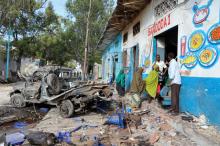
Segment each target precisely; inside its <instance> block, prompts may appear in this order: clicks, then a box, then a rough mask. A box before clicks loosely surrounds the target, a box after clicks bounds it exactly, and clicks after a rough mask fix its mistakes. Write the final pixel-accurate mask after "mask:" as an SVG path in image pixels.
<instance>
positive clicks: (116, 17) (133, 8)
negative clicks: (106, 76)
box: [97, 0, 151, 50]
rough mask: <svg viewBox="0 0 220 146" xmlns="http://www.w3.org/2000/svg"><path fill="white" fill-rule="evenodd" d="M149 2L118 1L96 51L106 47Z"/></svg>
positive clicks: (135, 0)
mask: <svg viewBox="0 0 220 146" xmlns="http://www.w3.org/2000/svg"><path fill="white" fill-rule="evenodd" d="M150 1H151V0H118V1H117V6H116V8H115V10H114V12H113V14H112V16H111V17H110V19H109V21H108V23H107V25H106V28H105V30H104V33H103V35H102V36H101V39H100V40H99V42H98V44H97V48H98V49H101V50H102V49H105V48H106V46H107V45H108V44H109V43H111V42H112V40H113V39H114V38H115V37H116V36H117V34H118V33H119V32H121V31H122V30H123V29H124V28H125V27H126V26H127V25H128V24H129V23H130V22H132V20H133V19H134V18H135V17H136V16H137V15H138V14H139V13H140V11H141V10H142V9H144V8H145V6H146V5H147V4H148V3H149V2H150Z"/></svg>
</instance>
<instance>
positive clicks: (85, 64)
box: [83, 0, 92, 80]
mask: <svg viewBox="0 0 220 146" xmlns="http://www.w3.org/2000/svg"><path fill="white" fill-rule="evenodd" d="M91 5H92V0H90V1H89V11H88V16H87V20H86V39H85V52H84V53H85V55H84V67H83V71H84V74H83V80H85V79H86V75H87V54H88V36H89V17H90V12H91Z"/></svg>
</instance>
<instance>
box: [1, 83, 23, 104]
mask: <svg viewBox="0 0 220 146" xmlns="http://www.w3.org/2000/svg"><path fill="white" fill-rule="evenodd" d="M23 85H24V82H17V83H12V84H0V106H1V105H5V104H9V101H10V97H9V93H10V92H11V91H13V89H15V88H19V87H20V86H23Z"/></svg>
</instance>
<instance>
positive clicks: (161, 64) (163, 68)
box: [156, 54, 167, 88]
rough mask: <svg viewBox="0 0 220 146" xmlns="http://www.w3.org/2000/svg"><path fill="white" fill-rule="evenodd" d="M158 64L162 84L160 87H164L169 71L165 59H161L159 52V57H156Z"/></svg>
mask: <svg viewBox="0 0 220 146" xmlns="http://www.w3.org/2000/svg"><path fill="white" fill-rule="evenodd" d="M156 65H158V66H159V84H160V88H162V87H163V85H164V76H165V73H166V71H167V66H166V64H165V63H164V61H162V60H160V55H159V54H157V57H156Z"/></svg>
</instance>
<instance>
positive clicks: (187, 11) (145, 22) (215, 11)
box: [122, 0, 220, 77]
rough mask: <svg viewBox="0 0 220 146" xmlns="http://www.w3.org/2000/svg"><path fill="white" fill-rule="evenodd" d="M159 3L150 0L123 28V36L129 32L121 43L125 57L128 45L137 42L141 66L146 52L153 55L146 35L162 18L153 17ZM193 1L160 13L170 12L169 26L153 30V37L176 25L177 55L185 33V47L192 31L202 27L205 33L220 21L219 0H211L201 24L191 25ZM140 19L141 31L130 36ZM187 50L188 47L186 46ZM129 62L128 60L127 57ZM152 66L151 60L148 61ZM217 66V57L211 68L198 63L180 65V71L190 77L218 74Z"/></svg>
mask: <svg viewBox="0 0 220 146" xmlns="http://www.w3.org/2000/svg"><path fill="white" fill-rule="evenodd" d="M159 2H160V0H152V2H151V3H150V4H149V5H147V6H146V8H145V9H144V10H143V11H142V12H141V13H140V14H139V16H137V17H136V18H135V19H134V20H133V21H132V22H131V23H130V24H129V25H128V26H127V27H126V28H125V29H124V30H123V31H122V35H123V34H124V33H126V32H128V41H127V42H126V43H124V44H122V49H123V50H127V51H128V58H129V53H130V48H132V47H133V46H135V45H136V44H139V48H140V56H139V59H140V60H139V62H141V63H140V65H139V66H142V65H143V58H144V57H146V56H147V55H148V54H150V59H151V58H152V51H151V50H152V49H153V43H152V37H149V36H148V28H149V27H150V26H152V24H154V23H155V22H157V21H158V20H160V19H161V18H157V19H156V18H155V17H154V13H153V8H154V6H155V5H157V4H158V3H159ZM194 2H195V0H190V1H188V2H187V3H182V4H181V5H179V6H178V7H177V8H176V9H174V10H172V11H170V12H168V13H167V14H166V16H162V18H164V17H167V16H168V15H170V25H169V26H167V27H165V28H163V29H161V30H160V31H158V32H157V33H155V34H154V35H153V36H156V35H158V34H160V33H162V32H164V31H166V30H168V29H170V28H172V27H174V26H176V25H178V56H180V51H181V50H180V49H181V48H180V38H181V37H182V36H184V35H186V36H187V46H188V39H189V37H190V35H191V34H192V32H194V31H195V30H199V29H202V30H204V31H205V32H206V33H207V31H208V29H209V28H210V27H211V26H212V25H213V24H215V23H217V22H219V21H220V20H219V17H220V16H219V15H220V14H219V13H220V12H219V9H220V1H219V0H213V3H212V4H211V6H210V14H209V16H208V18H207V20H206V21H205V22H204V24H203V26H202V27H198V28H197V27H195V26H194V24H193V21H192V20H193V15H194V12H193V11H192V7H193V4H194ZM198 2H199V5H198V6H199V7H201V6H202V5H205V4H207V2H208V0H200V1H198ZM138 21H140V27H141V30H140V33H138V34H137V35H136V36H133V26H134V25H135V24H136V23H137V22H138ZM207 44H209V43H208V41H206V45H207ZM216 47H218V52H220V51H219V50H220V45H217V46H216ZM186 48H187V49H186V52H187V51H188V47H186ZM178 61H179V62H180V58H178ZM128 63H129V60H128ZM151 65H152V61H151ZM219 69H220V63H219V59H218V60H217V63H215V64H214V65H213V66H211V67H210V68H204V67H201V65H199V62H198V64H197V65H196V66H195V67H194V68H193V69H188V68H186V67H184V66H182V68H181V71H182V75H183V76H192V77H220V73H219ZM149 70H150V67H149V68H146V73H148V72H149Z"/></svg>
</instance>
